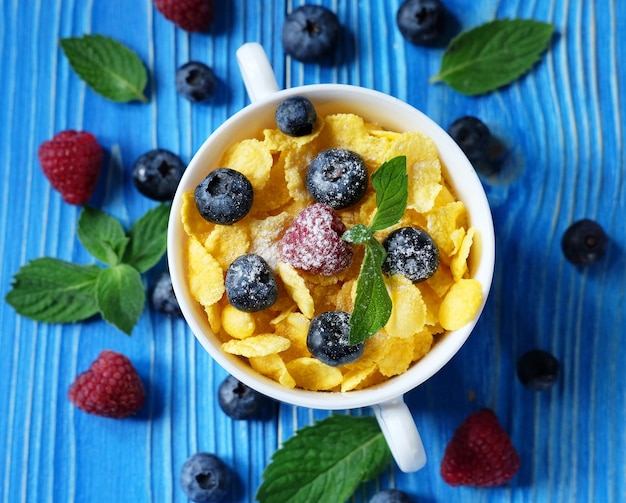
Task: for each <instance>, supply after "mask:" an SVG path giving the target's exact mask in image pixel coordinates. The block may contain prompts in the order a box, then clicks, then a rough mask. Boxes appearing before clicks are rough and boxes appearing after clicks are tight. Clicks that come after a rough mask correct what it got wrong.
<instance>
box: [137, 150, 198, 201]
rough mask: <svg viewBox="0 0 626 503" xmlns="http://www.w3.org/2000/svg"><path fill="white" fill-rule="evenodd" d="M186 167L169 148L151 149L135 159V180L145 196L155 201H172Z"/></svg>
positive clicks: (138, 188)
mask: <svg viewBox="0 0 626 503" xmlns="http://www.w3.org/2000/svg"><path fill="white" fill-rule="evenodd" d="M185 167H186V166H185V163H184V162H183V161H182V160H181V159H180V157H178V156H177V155H176V154H173V153H172V152H170V151H169V150H165V149H162V148H158V149H154V150H150V151H149V152H146V153H145V154H143V155H141V156H140V157H139V158H138V159H137V160H136V161H135V164H134V166H133V182H134V183H135V187H137V190H139V192H141V193H142V194H143V195H144V196H146V197H149V198H150V199H154V200H155V201H171V200H172V199H173V198H174V194H175V193H176V188H177V187H178V183H179V182H180V179H181V177H182V176H183V172H184V171H185Z"/></svg>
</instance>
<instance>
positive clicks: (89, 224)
mask: <svg viewBox="0 0 626 503" xmlns="http://www.w3.org/2000/svg"><path fill="white" fill-rule="evenodd" d="M77 233H78V239H79V240H80V242H81V243H82V244H83V246H84V247H85V248H86V249H87V251H88V252H89V253H91V254H92V255H93V256H94V257H95V258H97V259H98V260H100V261H101V262H104V263H105V264H109V265H116V264H118V263H119V262H120V259H121V258H122V256H123V255H124V251H125V250H126V245H127V244H128V241H129V238H128V237H126V232H125V231H124V228H123V227H122V225H121V224H120V223H119V221H117V220H116V219H115V218H113V217H111V216H109V215H107V214H106V213H104V212H103V211H100V210H98V209H95V208H90V207H85V208H83V210H82V211H81V213H80V217H79V219H78V230H77Z"/></svg>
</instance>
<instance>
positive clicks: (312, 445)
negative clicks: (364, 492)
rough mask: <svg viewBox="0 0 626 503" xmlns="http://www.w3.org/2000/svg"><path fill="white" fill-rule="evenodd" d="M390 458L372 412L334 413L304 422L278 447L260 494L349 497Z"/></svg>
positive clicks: (300, 501)
mask: <svg viewBox="0 0 626 503" xmlns="http://www.w3.org/2000/svg"><path fill="white" fill-rule="evenodd" d="M390 462H391V452H390V451H389V447H388V446H387V443H386V442H385V438H384V437H383V434H382V432H381V430H380V428H379V426H378V424H377V422H376V420H375V419H374V418H373V417H369V416H361V417H359V416H341V415H332V416H329V417H328V418H326V419H324V420H322V421H318V422H316V423H315V424H314V425H312V426H305V427H304V428H301V429H300V430H298V431H297V432H296V434H295V435H294V436H293V437H291V438H290V439H289V440H287V441H286V442H285V443H284V444H283V446H282V447H281V448H280V449H279V450H277V451H276V452H275V453H274V455H273V456H272V462H271V463H270V464H269V465H268V466H267V467H266V469H265V471H264V472H263V479H264V480H263V483H262V484H261V486H260V487H259V489H258V491H257V494H256V499H257V500H258V501H259V503H286V502H289V503H310V502H311V501H337V502H339V501H347V500H348V499H349V498H350V496H352V494H353V493H354V491H355V490H356V488H357V487H358V486H359V485H360V484H361V483H363V482H365V481H367V480H370V479H372V478H374V477H375V476H376V475H378V474H380V473H381V472H382V471H383V470H384V469H385V468H386V467H387V466H388V465H389V463H390Z"/></svg>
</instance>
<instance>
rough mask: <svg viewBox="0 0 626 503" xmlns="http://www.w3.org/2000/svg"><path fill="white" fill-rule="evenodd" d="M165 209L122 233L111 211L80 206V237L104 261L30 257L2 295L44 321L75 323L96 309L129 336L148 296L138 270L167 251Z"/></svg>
mask: <svg viewBox="0 0 626 503" xmlns="http://www.w3.org/2000/svg"><path fill="white" fill-rule="evenodd" d="M169 209H170V207H169V205H165V204H162V205H159V206H157V207H155V208H153V209H151V210H149V211H148V212H147V213H146V214H145V215H144V216H143V217H141V218H140V219H138V220H137V221H136V222H135V223H134V224H133V226H132V227H131V229H130V231H129V232H128V233H126V232H125V231H124V229H123V227H122V225H121V224H120V222H119V221H117V220H116V219H115V218H113V217H111V216H110V215H107V214H106V213H104V212H102V211H100V210H98V209H95V208H89V207H85V208H83V210H82V211H81V214H80V217H79V219H78V229H77V234H78V238H79V240H80V242H81V243H82V244H83V246H84V247H85V248H86V249H87V251H88V252H89V253H91V255H93V256H94V257H95V258H96V259H97V260H98V261H100V262H102V263H103V264H105V266H104V267H100V266H98V265H95V264H92V265H81V264H74V263H72V262H66V261H64V260H59V259H56V258H50V257H44V258H39V259H35V260H32V261H31V262H29V263H28V264H26V265H24V266H22V267H21V268H20V270H19V271H18V272H17V273H16V274H15V275H14V277H13V283H12V285H11V286H12V288H11V290H10V291H9V293H8V294H7V295H6V299H5V300H6V301H7V303H8V304H9V305H11V306H12V307H13V308H14V309H15V310H16V311H17V313H18V314H20V315H22V316H26V317H27V318H30V319H33V320H36V321H42V322H45V323H76V322H79V321H82V320H85V319H87V318H90V317H91V316H94V315H96V314H100V315H101V316H102V317H103V319H104V320H105V321H107V322H108V323H110V324H112V325H113V326H115V327H116V328H118V329H119V330H121V331H122V332H124V333H126V334H128V335H130V333H131V332H132V329H133V327H134V326H135V324H136V323H137V321H138V319H139V317H140V316H141V313H142V311H143V308H144V305H145V301H146V293H145V289H144V286H143V283H142V280H141V274H140V273H142V272H145V271H147V270H148V269H150V268H151V267H152V266H154V265H155V264H156V263H157V262H158V261H159V260H160V259H161V257H162V256H163V254H164V253H165V249H166V243H167V239H166V237H167V221H168V217H169Z"/></svg>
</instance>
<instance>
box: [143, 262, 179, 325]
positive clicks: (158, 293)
mask: <svg viewBox="0 0 626 503" xmlns="http://www.w3.org/2000/svg"><path fill="white" fill-rule="evenodd" d="M150 300H151V302H152V307H154V309H156V310H157V311H159V312H160V313H163V314H166V315H167V316H174V317H181V316H182V315H183V313H182V312H181V310H180V306H179V304H178V300H177V299H176V296H175V295H174V289H173V288H172V278H171V277H170V273H169V272H167V271H166V272H163V273H161V274H160V275H159V276H158V277H157V278H156V280H155V281H154V283H153V285H152V295H151V297H150Z"/></svg>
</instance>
